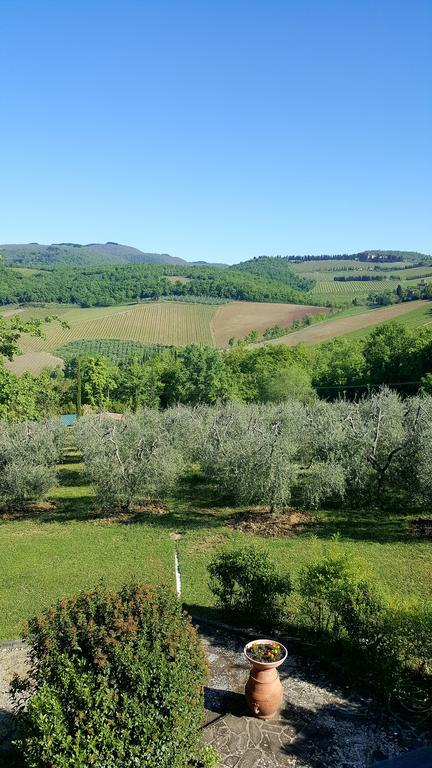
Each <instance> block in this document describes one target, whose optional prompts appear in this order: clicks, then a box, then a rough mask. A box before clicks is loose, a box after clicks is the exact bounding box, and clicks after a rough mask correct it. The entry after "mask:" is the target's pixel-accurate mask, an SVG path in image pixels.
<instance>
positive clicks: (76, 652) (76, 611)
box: [15, 584, 207, 768]
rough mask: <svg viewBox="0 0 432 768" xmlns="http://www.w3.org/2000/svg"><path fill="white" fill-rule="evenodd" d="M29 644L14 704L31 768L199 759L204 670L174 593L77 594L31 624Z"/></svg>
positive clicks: (141, 589)
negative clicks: (27, 669) (26, 672)
mask: <svg viewBox="0 0 432 768" xmlns="http://www.w3.org/2000/svg"><path fill="white" fill-rule="evenodd" d="M25 639H26V640H27V641H28V642H29V644H30V655H31V660H32V669H31V674H30V677H29V679H27V680H26V681H23V682H21V683H20V684H19V683H16V684H15V699H16V702H17V706H18V709H20V708H21V723H22V727H23V737H22V739H21V741H20V747H21V749H22V752H23V755H24V759H25V764H26V765H27V766H30V767H31V768H42V767H43V768H48V766H49V767H50V768H66V766H67V768H88V766H95V768H118V766H120V765H121V766H122V768H132V766H133V767H134V768H137V766H139V768H156V766H157V768H185V766H189V765H190V764H191V762H192V761H193V760H195V759H197V758H198V757H199V753H200V728H201V725H202V721H203V714H204V705H203V686H204V683H205V681H206V674H207V663H206V659H205V655H204V651H203V649H202V646H201V643H200V641H199V639H198V636H197V633H196V630H195V629H194V627H193V626H192V624H191V623H190V619H189V617H188V616H187V615H186V614H185V613H184V612H183V611H182V610H181V607H180V604H179V601H178V600H177V598H176V596H175V595H174V594H173V593H171V591H169V590H165V589H153V588H151V587H149V586H145V585H140V584H130V585H128V586H125V587H124V588H123V589H122V590H121V591H120V592H118V593H112V592H107V591H105V590H104V589H98V590H95V591H92V592H83V593H81V594H80V595H79V596H78V597H77V598H76V599H72V600H66V599H64V600H61V601H59V602H58V603H57V604H56V605H55V606H54V607H52V608H51V609H50V610H48V611H46V612H45V613H44V614H43V615H42V616H41V617H39V618H35V619H33V620H32V621H30V623H29V627H28V630H27V631H26V633H25ZM29 696H30V698H29V700H28V702H27V705H26V707H25V705H24V701H25V699H26V698H28V697H29ZM19 702H21V705H20V703H19Z"/></svg>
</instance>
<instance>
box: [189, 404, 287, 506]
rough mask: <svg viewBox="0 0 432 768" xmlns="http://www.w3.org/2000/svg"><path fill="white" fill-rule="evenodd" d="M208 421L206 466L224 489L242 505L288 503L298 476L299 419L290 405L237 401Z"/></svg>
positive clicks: (203, 457)
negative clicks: (291, 412) (289, 413)
mask: <svg viewBox="0 0 432 768" xmlns="http://www.w3.org/2000/svg"><path fill="white" fill-rule="evenodd" d="M296 406H297V407H299V408H300V407H301V405H300V404H299V403H296V404H295V405H294V406H293V407H296ZM206 421H207V428H206V430H204V439H203V444H202V445H201V446H200V454H201V465H202V467H203V469H204V471H205V473H206V474H207V476H208V477H209V478H210V479H211V480H212V481H213V482H215V483H217V485H218V486H219V487H220V489H221V491H222V492H223V493H225V494H226V495H228V496H230V497H231V498H233V499H234V500H235V501H236V502H237V503H240V504H263V505H267V506H269V507H270V509H271V510H272V511H273V510H274V509H275V508H276V507H283V506H286V505H287V504H288V503H289V501H290V498H291V491H292V487H293V485H294V483H295V479H296V476H297V466H296V461H295V455H296V451H297V441H296V439H295V434H294V432H295V423H296V422H295V421H294V420H292V421H291V423H290V421H289V419H287V407H286V405H285V406H277V407H274V406H273V407H271V406H258V405H250V406H248V407H243V406H240V405H236V404H232V403H231V404H228V405H226V406H222V407H220V408H218V409H215V410H214V411H213V413H209V412H208V413H207V419H206Z"/></svg>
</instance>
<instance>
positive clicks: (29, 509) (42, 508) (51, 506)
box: [0, 501, 57, 523]
mask: <svg viewBox="0 0 432 768" xmlns="http://www.w3.org/2000/svg"><path fill="white" fill-rule="evenodd" d="M55 509H57V502H56V501H38V502H30V501H29V502H27V503H26V504H24V505H23V506H22V507H21V508H20V509H10V510H7V511H6V512H0V521H1V522H3V523H10V522H12V521H16V520H31V519H32V518H35V517H37V516H38V515H39V514H40V513H41V512H53V511H54V510H55Z"/></svg>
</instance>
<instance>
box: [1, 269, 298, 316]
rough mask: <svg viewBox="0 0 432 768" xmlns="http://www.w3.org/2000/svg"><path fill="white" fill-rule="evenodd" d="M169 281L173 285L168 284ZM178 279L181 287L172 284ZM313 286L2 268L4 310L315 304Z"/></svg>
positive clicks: (147, 272) (218, 276) (289, 277)
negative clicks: (212, 302) (170, 303)
mask: <svg viewBox="0 0 432 768" xmlns="http://www.w3.org/2000/svg"><path fill="white" fill-rule="evenodd" d="M167 277H170V278H171V279H170V280H168V279H167ZM173 277H174V278H175V277H179V278H181V280H179V281H178V282H177V281H175V280H173V279H172V278H173ZM312 285H313V282H312V281H311V280H308V279H307V278H304V277H302V276H297V275H295V274H293V273H292V272H290V271H288V270H287V271H286V272H285V274H284V279H283V280H275V279H272V278H271V277H267V276H266V275H265V274H264V275H255V274H254V273H249V272H248V271H247V270H245V271H238V270H237V269H234V268H228V269H218V268H216V267H197V266H195V267H194V266H189V267H185V266H181V265H180V266H179V265H176V264H174V265H171V264H169V265H157V266H155V265H151V264H129V265H115V266H100V267H97V266H95V267H85V268H83V267H68V266H61V265H59V266H55V267H54V268H52V269H50V270H43V271H40V272H36V273H28V274H26V273H22V272H18V271H16V270H14V269H10V268H6V267H3V268H1V266H0V304H17V303H37V302H56V303H61V304H62V303H71V304H77V305H79V306H81V307H91V306H110V305H113V304H123V303H127V302H133V301H140V300H143V299H158V298H160V297H161V296H180V297H182V296H192V297H193V296H207V297H215V298H219V299H237V300H240V301H243V300H244V301H275V302H278V301H280V302H294V303H297V304H307V303H310V301H309V299H307V298H306V295H305V291H307V290H309V289H310V288H311V287H312Z"/></svg>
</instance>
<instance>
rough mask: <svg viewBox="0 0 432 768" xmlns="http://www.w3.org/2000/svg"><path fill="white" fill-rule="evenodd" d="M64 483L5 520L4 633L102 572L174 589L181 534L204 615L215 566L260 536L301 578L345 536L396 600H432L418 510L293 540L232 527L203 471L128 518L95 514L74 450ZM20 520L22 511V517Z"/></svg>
mask: <svg viewBox="0 0 432 768" xmlns="http://www.w3.org/2000/svg"><path fill="white" fill-rule="evenodd" d="M59 469H60V482H61V484H60V485H59V486H58V487H57V488H55V489H53V491H52V492H51V493H50V494H48V496H49V498H50V499H51V500H53V501H54V502H55V506H54V507H53V506H52V505H46V509H44V508H42V509H40V510H39V511H38V512H35V513H34V514H33V516H32V517H28V516H27V517H26V516H25V515H24V516H23V517H22V519H15V520H7V519H3V520H2V521H0V557H1V562H2V571H1V577H0V617H1V619H0V638H1V639H14V638H17V637H18V636H19V633H20V629H21V627H22V625H23V623H24V622H25V621H26V620H27V619H28V618H29V617H31V616H33V615H35V614H37V613H39V612H40V611H42V610H43V609H44V608H46V607H48V606H49V605H50V604H51V603H52V602H53V601H55V600H56V599H58V598H59V597H61V596H62V595H73V594H76V593H77V592H78V591H79V590H80V589H84V588H91V587H94V586H95V585H97V583H98V581H99V580H100V579H101V578H103V579H104V581H105V583H106V584H107V586H109V587H113V588H116V587H118V586H120V585H121V584H122V583H124V582H126V581H128V580H129V579H132V578H134V579H140V580H143V581H148V582H151V583H153V584H168V585H171V586H172V587H173V588H174V546H175V545H174V542H173V541H172V540H171V538H170V534H171V533H173V532H177V533H180V534H181V539H180V540H179V541H178V543H177V546H178V551H179V557H180V569H181V576H182V597H183V601H184V603H185V605H186V606H187V607H188V608H189V609H190V610H192V611H193V613H195V614H197V615H199V614H201V615H202V614H204V615H213V613H214V610H215V607H214V601H213V598H212V595H211V592H210V590H209V587H208V576H207V565H208V563H209V562H210V559H211V558H212V556H213V555H214V553H215V552H216V551H217V550H218V549H219V548H220V547H221V546H226V545H228V546H239V547H243V546H245V545H248V544H251V543H254V544H259V545H260V546H261V547H262V548H264V549H266V550H267V551H268V552H269V554H270V555H271V557H272V558H273V559H274V560H275V562H276V563H277V565H278V568H279V570H280V572H290V573H291V574H292V575H293V576H294V577H295V575H296V574H297V573H298V572H299V570H300V568H301V567H302V566H304V565H306V564H308V563H310V562H311V561H313V560H314V559H315V558H317V557H319V556H320V555H321V554H322V552H323V551H324V549H325V547H329V546H334V544H333V543H332V539H333V537H334V535H335V534H337V533H339V534H340V537H341V539H340V544H338V547H340V548H341V549H342V550H343V551H345V552H347V554H348V556H349V557H355V558H357V559H358V558H360V559H361V560H363V562H364V563H365V565H366V566H367V568H368V569H369V571H370V574H371V575H372V576H374V577H375V578H376V580H377V582H378V584H379V586H380V588H381V590H382V591H383V593H384V594H385V595H386V596H387V598H388V599H389V601H391V602H392V603H401V602H404V601H410V600H412V599H428V598H429V599H430V597H431V590H432V547H431V544H430V542H427V541H422V540H417V539H415V538H413V536H412V535H411V530H410V516H409V515H408V514H406V515H389V514H386V513H384V512H378V511H374V512H371V513H370V514H358V513H351V514H348V513H346V512H343V513H330V512H321V513H320V514H319V521H320V524H319V526H318V527H317V529H316V530H313V531H311V532H305V533H303V534H300V535H297V536H295V537H294V538H265V539H263V538H261V537H258V536H253V535H251V534H246V533H241V532H237V531H235V530H233V528H232V527H231V526H230V525H229V521H230V518H232V517H233V515H235V514H236V512H242V511H243V510H235V509H232V508H230V507H224V506H222V505H221V503H220V501H219V500H218V498H217V495H216V491H215V489H212V488H209V487H208V486H206V485H204V484H202V483H201V482H200V481H199V479H198V480H197V478H196V477H194V478H189V479H188V480H186V481H185V482H184V484H183V485H182V486H181V488H180V490H179V492H178V494H177V495H176V497H175V498H172V499H170V500H169V504H168V508H169V513H168V514H166V515H151V514H149V513H142V514H140V515H139V516H137V517H136V518H131V519H130V520H129V521H127V520H126V519H125V520H124V521H122V522H119V521H117V522H116V521H114V520H113V519H110V518H109V516H108V518H104V517H95V511H96V510H95V499H94V495H93V492H92V489H91V488H90V487H88V486H86V485H84V484H83V483H84V477H83V468H82V465H81V464H80V463H79V459H78V457H76V456H75V455H74V454H73V453H69V454H68V456H67V459H66V463H65V464H63V465H61V466H60V468H59ZM18 517H19V516H18Z"/></svg>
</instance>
